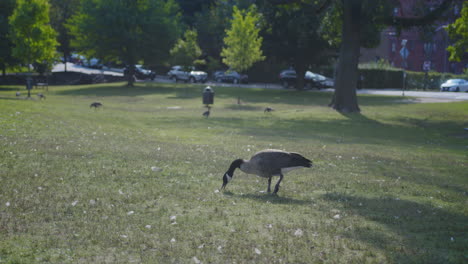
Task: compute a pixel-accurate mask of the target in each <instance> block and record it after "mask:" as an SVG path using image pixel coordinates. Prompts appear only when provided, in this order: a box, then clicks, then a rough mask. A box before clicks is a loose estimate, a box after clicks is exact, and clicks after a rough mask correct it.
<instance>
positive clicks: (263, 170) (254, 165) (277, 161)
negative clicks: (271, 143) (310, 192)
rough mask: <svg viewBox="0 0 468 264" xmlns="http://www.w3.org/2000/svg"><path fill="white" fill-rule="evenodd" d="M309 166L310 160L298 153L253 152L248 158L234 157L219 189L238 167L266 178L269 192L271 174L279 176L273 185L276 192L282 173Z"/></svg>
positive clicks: (223, 186) (277, 151)
mask: <svg viewBox="0 0 468 264" xmlns="http://www.w3.org/2000/svg"><path fill="white" fill-rule="evenodd" d="M301 167H305V168H310V167H312V161H310V160H309V159H307V158H304V157H303V156H302V155H301V154H299V153H294V152H286V151H282V150H277V149H266V150H262V151H260V152H257V153H256V154H254V155H253V156H252V157H251V158H250V160H243V159H236V160H234V161H233V162H232V163H231V166H230V167H229V169H228V171H226V173H225V174H224V176H223V185H222V186H221V189H224V188H225V187H226V185H227V184H228V182H229V181H230V180H231V179H232V177H233V176H234V171H235V170H236V169H237V168H239V169H240V170H241V171H243V172H245V173H247V174H255V175H258V176H260V177H263V178H268V189H267V191H268V192H271V189H270V186H271V178H272V177H273V176H279V177H280V178H279V180H278V182H277V183H276V185H275V190H274V191H273V193H274V194H276V193H277V192H278V190H279V186H280V183H281V181H282V180H283V174H284V173H286V172H288V171H290V170H293V169H297V168H301Z"/></svg>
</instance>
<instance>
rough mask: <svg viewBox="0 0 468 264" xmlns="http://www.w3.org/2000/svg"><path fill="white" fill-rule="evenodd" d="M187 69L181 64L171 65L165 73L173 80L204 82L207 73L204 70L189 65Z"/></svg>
mask: <svg viewBox="0 0 468 264" xmlns="http://www.w3.org/2000/svg"><path fill="white" fill-rule="evenodd" d="M189 70H190V71H187V70H186V69H184V67H182V66H173V67H172V68H171V70H170V71H169V72H168V73H167V76H169V78H170V79H171V80H174V81H175V82H177V81H179V80H181V81H185V82H191V83H196V82H201V83H204V82H206V80H207V79H208V74H207V73H206V72H204V71H196V70H195V68H194V67H190V68H189Z"/></svg>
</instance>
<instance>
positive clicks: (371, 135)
mask: <svg viewBox="0 0 468 264" xmlns="http://www.w3.org/2000/svg"><path fill="white" fill-rule="evenodd" d="M20 88H21V89H23V87H15V86H2V87H0V263H467V262H468V199H467V198H468V196H467V192H468V132H466V131H464V128H465V127H468V103H467V102H460V103H431V104H429V103H428V104H408V103H403V101H402V100H401V99H402V98H401V97H383V96H366V95H360V96H359V103H360V106H361V110H362V113H361V114H352V115H342V114H340V113H337V112H335V111H333V110H332V109H330V108H328V107H327V103H328V102H329V100H330V97H331V94H326V93H319V92H297V91H288V90H261V89H241V88H221V87H214V90H215V93H216V95H215V104H214V107H213V109H212V111H211V116H210V117H209V118H207V119H206V118H204V117H202V113H203V112H204V111H205V109H204V108H203V106H202V101H201V92H202V89H203V86H197V85H193V86H192V85H186V84H145V83H139V84H137V86H136V87H134V88H127V87H124V84H123V83H118V84H102V85H91V86H73V87H72V86H59V87H49V92H48V93H46V96H47V98H46V99H45V100H39V99H37V97H36V96H34V98H33V99H25V98H24V97H23V96H24V95H25V94H26V91H24V90H21V93H22V96H21V98H16V96H15V92H16V91H17V90H19V89H20ZM37 92H38V91H36V90H33V95H34V94H36V93H37ZM238 97H240V99H241V101H242V104H241V105H238V104H237V100H238ZM95 101H99V102H102V104H103V105H104V107H103V108H101V109H97V110H94V109H91V108H90V107H89V105H90V104H91V103H92V102H95ZM266 106H270V107H272V108H274V109H275V111H274V112H272V113H264V112H263V110H264V108H265V107H266ZM266 148H276V149H285V150H289V151H295V152H299V153H301V154H303V155H304V156H306V157H307V158H309V159H311V160H313V162H314V167H312V168H311V169H300V170H295V171H293V172H290V173H289V174H287V175H286V176H285V178H284V180H283V182H282V184H281V189H280V191H279V193H278V195H277V196H274V195H271V194H267V193H265V191H266V188H267V180H266V179H263V178H258V177H256V176H253V175H246V174H244V173H243V172H241V171H239V170H237V171H236V172H235V174H234V178H233V180H232V181H231V182H230V183H229V184H228V185H227V188H226V191H225V192H219V191H218V189H219V188H220V187H221V184H222V176H223V174H224V172H225V171H226V170H227V169H228V167H229V165H230V163H231V162H232V161H233V160H234V159H236V158H245V159H248V158H249V157H250V156H251V155H252V154H254V153H255V152H257V151H259V150H262V149H266ZM276 181H277V178H274V179H273V184H274V183H276Z"/></svg>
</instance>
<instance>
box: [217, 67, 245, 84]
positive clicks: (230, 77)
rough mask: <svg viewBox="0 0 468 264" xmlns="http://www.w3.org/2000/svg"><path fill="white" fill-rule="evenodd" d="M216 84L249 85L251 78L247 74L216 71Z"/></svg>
mask: <svg viewBox="0 0 468 264" xmlns="http://www.w3.org/2000/svg"><path fill="white" fill-rule="evenodd" d="M213 75H214V79H215V81H216V82H230V83H235V84H237V83H248V82H249V77H248V76H247V75H246V74H240V73H238V72H236V71H231V70H228V71H225V72H223V71H216V72H215V73H214V74H213Z"/></svg>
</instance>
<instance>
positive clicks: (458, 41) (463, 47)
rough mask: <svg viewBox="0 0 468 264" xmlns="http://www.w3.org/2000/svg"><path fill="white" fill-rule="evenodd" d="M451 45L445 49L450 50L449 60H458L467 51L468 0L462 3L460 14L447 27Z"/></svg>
mask: <svg viewBox="0 0 468 264" xmlns="http://www.w3.org/2000/svg"><path fill="white" fill-rule="evenodd" d="M446 30H447V33H448V34H449V37H450V39H452V40H453V41H454V43H453V45H451V46H449V47H448V48H447V50H448V51H449V52H450V60H451V61H460V60H461V59H462V58H463V57H464V56H466V54H467V53H468V2H464V3H463V8H462V10H461V16H460V17H459V18H458V19H457V20H455V22H454V23H453V24H450V25H449V26H448V27H447V29H446Z"/></svg>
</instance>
